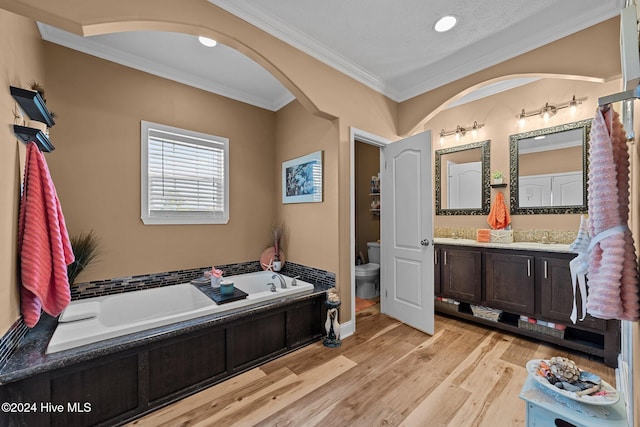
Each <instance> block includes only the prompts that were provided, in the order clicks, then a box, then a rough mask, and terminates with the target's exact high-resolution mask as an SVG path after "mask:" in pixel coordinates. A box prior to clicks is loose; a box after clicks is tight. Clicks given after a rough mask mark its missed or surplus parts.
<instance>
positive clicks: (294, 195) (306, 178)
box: [282, 151, 322, 203]
mask: <svg viewBox="0 0 640 427" xmlns="http://www.w3.org/2000/svg"><path fill="white" fill-rule="evenodd" d="M318 202H322V151H316V152H315V153H311V154H307V155H306V156H302V157H298V158H295V159H291V160H287V161H286V162H282V203H318Z"/></svg>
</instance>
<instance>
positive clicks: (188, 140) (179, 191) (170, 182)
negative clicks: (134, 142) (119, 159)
mask: <svg viewBox="0 0 640 427" xmlns="http://www.w3.org/2000/svg"><path fill="white" fill-rule="evenodd" d="M148 138H149V139H148V151H147V152H148V190H147V191H148V209H149V215H150V216H154V214H159V215H162V216H173V215H175V216H212V217H222V216H223V215H224V211H225V182H224V180H225V143H224V142H220V141H216V140H213V139H204V138H198V137H193V136H189V135H181V134H177V133H172V132H167V131H164V130H159V129H153V128H149V131H148Z"/></svg>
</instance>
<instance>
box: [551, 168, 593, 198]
mask: <svg viewBox="0 0 640 427" xmlns="http://www.w3.org/2000/svg"><path fill="white" fill-rule="evenodd" d="M551 193H552V195H551V197H552V200H553V206H574V205H582V204H584V203H585V200H584V192H583V190H582V172H581V171H578V172H573V173H566V174H561V175H558V176H554V177H553V181H552V184H551Z"/></svg>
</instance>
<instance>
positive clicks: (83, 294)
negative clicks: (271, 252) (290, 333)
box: [71, 261, 336, 300]
mask: <svg viewBox="0 0 640 427" xmlns="http://www.w3.org/2000/svg"><path fill="white" fill-rule="evenodd" d="M216 268H219V269H221V270H222V271H224V274H225V276H234V275H238V274H244V273H253V272H256V271H261V270H262V269H261V268H260V262H259V261H249V262H242V263H236V264H224V265H216ZM206 270H211V266H206V267H200V268H192V269H187V270H177V271H168V272H162V273H151V274H140V275H136V276H127V277H118V278H114V279H107V280H94V281H91V282H83V283H78V284H76V285H73V286H71V299H72V300H79V299H85V298H92V297H98V296H103V295H112V294H119V293H123V292H130V291H139V290H142V289H149V288H157V287H160V286H169V285H177V284H179V283H187V282H190V281H191V280H193V279H197V278H198V277H202V275H203V273H204V272H205V271H206ZM282 273H283V274H285V275H288V276H291V277H293V276H300V279H302V280H304V281H305V282H309V283H313V284H318V285H321V286H323V287H327V288H330V287H332V286H335V281H336V279H335V274H334V273H331V272H328V271H324V270H319V269H316V268H313V267H307V266H304V265H300V264H295V263H292V262H287V263H286V264H285V267H284V270H283V271H282Z"/></svg>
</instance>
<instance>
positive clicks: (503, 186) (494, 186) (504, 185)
mask: <svg viewBox="0 0 640 427" xmlns="http://www.w3.org/2000/svg"><path fill="white" fill-rule="evenodd" d="M491 188H507V183H506V182H503V183H502V184H491Z"/></svg>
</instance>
